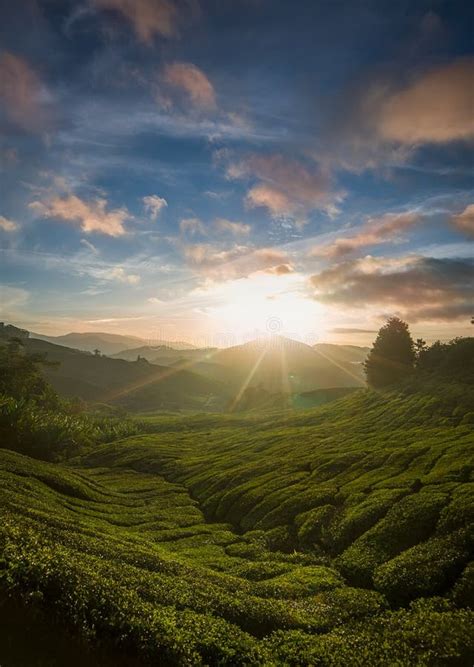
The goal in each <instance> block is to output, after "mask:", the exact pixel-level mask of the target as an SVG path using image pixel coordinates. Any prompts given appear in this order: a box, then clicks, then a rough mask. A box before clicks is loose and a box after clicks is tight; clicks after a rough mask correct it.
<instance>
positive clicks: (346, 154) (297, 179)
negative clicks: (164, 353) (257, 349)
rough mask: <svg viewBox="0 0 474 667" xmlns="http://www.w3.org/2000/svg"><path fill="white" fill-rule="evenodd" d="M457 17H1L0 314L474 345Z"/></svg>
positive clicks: (399, 8) (159, 11) (387, 7)
mask: <svg viewBox="0 0 474 667" xmlns="http://www.w3.org/2000/svg"><path fill="white" fill-rule="evenodd" d="M469 4H470V3H467V2H457V1H455V0H454V1H453V0H450V1H449V2H448V1H446V2H443V1H441V0H431V1H429V2H428V1H426V2H425V1H424V0H420V1H417V2H404V1H401V2H396V3H394V2H385V1H383V0H377V1H373V2H370V1H367V0H365V1H360V2H358V1H355V0H354V1H351V2H348V1H347V2H343V1H337V2H318V1H315V0H311V1H304V0H302V1H301V2H298V3H293V2H289V1H288V0H286V1H283V0H271V1H270V0H212V1H211V0H200V1H199V0H182V1H172V0H74V1H73V0H71V1H68V0H24V1H23V2H20V3H7V2H6V1H5V2H0V12H1V19H2V20H1V21H0V252H1V255H0V256H1V262H0V316H1V318H2V319H4V320H7V321H13V322H15V323H17V324H19V325H22V326H25V327H27V328H29V329H31V330H33V331H40V332H43V333H50V334H61V333H66V332H68V331H72V330H74V331H92V330H95V331H99V330H101V331H109V332H116V333H127V334H136V335H139V336H142V337H144V338H146V339H150V340H153V339H156V338H160V337H161V338H166V339H186V340H190V341H192V342H194V343H195V344H206V345H213V344H218V345H220V344H232V343H236V342H239V341H241V340H243V339H246V338H250V337H252V336H254V335H255V334H257V333H265V332H274V331H278V332H280V333H282V334H285V335H289V336H292V337H297V338H299V339H301V340H305V341H307V342H317V341H332V342H341V343H347V342H353V343H367V342H368V341H370V340H371V339H372V338H373V334H372V333H369V332H371V331H375V330H377V329H378V327H379V326H380V325H381V323H382V322H383V321H384V318H386V317H387V316H389V315H394V314H396V315H399V316H401V317H403V318H405V319H406V320H407V321H408V322H409V323H410V326H411V328H412V330H413V332H414V334H415V335H423V336H424V337H425V338H428V340H433V339H436V338H442V339H446V338H452V337H453V336H455V335H463V334H464V335H467V334H469V333H470V329H472V326H471V325H470V316H471V315H472V314H474V303H473V292H474V290H473V287H474V285H473V276H474V265H473V259H472V258H473V252H472V249H473V246H472V239H473V236H474V184H473V178H472V176H473V175H472V166H473V150H472V149H473V140H474V121H473V118H474V114H473V108H474V99H473V89H474V86H473V78H474V59H473V57H472V33H471V29H472V25H473V16H472V9H470V7H469Z"/></svg>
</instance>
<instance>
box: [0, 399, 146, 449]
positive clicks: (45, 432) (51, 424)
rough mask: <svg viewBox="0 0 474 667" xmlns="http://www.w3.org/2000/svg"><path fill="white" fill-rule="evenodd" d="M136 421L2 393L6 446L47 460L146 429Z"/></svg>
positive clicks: (0, 433) (1, 437)
mask: <svg viewBox="0 0 474 667" xmlns="http://www.w3.org/2000/svg"><path fill="white" fill-rule="evenodd" d="M145 428H146V427H145V426H144V425H142V424H140V423H139V422H137V421H134V420H130V419H128V420H127V419H123V418H114V417H99V416H93V415H87V414H86V413H84V414H75V413H74V410H73V411H72V413H71V410H70V406H68V405H67V404H61V403H58V405H57V407H56V409H55V410H52V409H51V408H45V407H43V406H42V405H41V404H38V403H37V402H36V401H34V400H27V399H19V400H16V399H14V398H12V397H10V396H2V395H0V441H1V442H2V444H3V446H4V447H5V448H7V449H13V450H15V451H17V452H21V453H22V454H27V455H28V456H32V457H34V458H38V459H43V460H45V461H57V460H60V459H62V458H64V457H71V456H74V455H76V454H78V453H79V452H80V451H81V450H82V449H83V448H87V447H90V446H92V445H93V444H99V443H101V442H109V441H111V440H116V439H117V438H121V437H125V436H128V435H133V434H136V433H140V432H143V430H144V429H145Z"/></svg>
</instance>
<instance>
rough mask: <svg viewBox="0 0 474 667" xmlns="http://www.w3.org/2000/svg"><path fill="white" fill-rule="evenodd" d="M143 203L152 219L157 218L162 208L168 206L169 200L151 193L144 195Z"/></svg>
mask: <svg viewBox="0 0 474 667" xmlns="http://www.w3.org/2000/svg"><path fill="white" fill-rule="evenodd" d="M143 205H144V206H145V211H146V212H147V213H149V215H150V217H151V219H152V220H157V219H158V216H159V215H160V212H161V210H162V209H163V208H165V207H166V206H168V202H167V201H166V199H163V197H158V195H149V196H148V197H143Z"/></svg>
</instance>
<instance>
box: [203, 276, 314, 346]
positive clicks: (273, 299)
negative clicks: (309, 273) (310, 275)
mask: <svg viewBox="0 0 474 667" xmlns="http://www.w3.org/2000/svg"><path fill="white" fill-rule="evenodd" d="M303 286H304V282H303V280H302V278H301V276H297V275H289V276H275V275H269V274H265V273H255V274H253V275H251V276H249V277H248V278H241V279H239V280H233V281H229V282H227V283H223V284H220V285H215V286H214V285H213V286H211V287H209V288H208V289H207V290H206V296H207V297H210V298H212V299H213V300H214V301H215V302H216V304H217V305H215V306H214V305H212V306H209V307H207V309H206V312H207V314H208V315H209V316H210V317H211V318H212V319H213V320H214V321H215V324H216V327H217V328H218V329H219V330H227V331H230V332H233V333H234V335H235V336H236V338H237V339H238V338H245V336H246V334H251V335H253V337H255V334H260V335H261V334H266V333H269V334H281V335H283V336H287V337H289V338H295V339H297V340H301V341H305V342H315V341H316V340H319V339H320V338H321V336H322V334H323V332H324V317H325V309H324V307H323V306H322V305H321V304H319V303H317V302H316V301H314V300H312V299H309V298H306V297H305V295H304V292H303Z"/></svg>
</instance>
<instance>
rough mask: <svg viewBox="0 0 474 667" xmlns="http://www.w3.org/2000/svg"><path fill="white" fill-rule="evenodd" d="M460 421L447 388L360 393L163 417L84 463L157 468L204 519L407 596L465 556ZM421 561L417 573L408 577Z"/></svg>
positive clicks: (465, 458)
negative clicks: (442, 394)
mask: <svg viewBox="0 0 474 667" xmlns="http://www.w3.org/2000/svg"><path fill="white" fill-rule="evenodd" d="M466 398H467V397H466ZM456 406H457V407H456ZM470 420H471V417H470V416H469V414H467V415H466V414H465V413H464V412H463V410H462V406H461V409H460V403H459V401H458V400H456V399H455V397H454V396H453V405H452V406H450V405H449V401H447V402H446V403H444V404H443V403H442V402H441V401H440V400H439V399H437V398H436V397H433V396H430V395H418V394H417V395H414V396H402V395H399V396H397V395H394V396H392V397H391V398H390V399H389V400H387V395H380V394H377V393H372V392H364V391H362V392H360V393H358V394H357V395H353V396H352V397H349V398H347V399H343V400H342V401H339V402H337V403H335V404H332V405H329V406H327V407H325V408H322V409H320V410H319V411H312V412H304V413H299V414H297V415H294V414H293V415H286V416H284V417H278V416H276V415H270V416H268V417H266V418H265V417H263V418H257V417H254V418H253V419H250V418H248V419H247V420H245V419H240V420H238V419H236V420H234V419H232V418H210V417H208V418H205V417H201V418H195V419H192V420H187V422H186V425H185V427H184V428H183V425H181V424H180V423H179V422H176V421H173V420H172V419H170V420H169V421H168V422H167V423H165V422H163V433H161V434H160V435H158V436H156V435H153V436H143V437H138V438H132V439H129V440H125V441H123V442H120V443H117V444H116V445H112V446H108V447H107V446H106V447H102V448H99V449H98V450H97V451H96V452H95V453H94V454H91V455H90V456H89V457H88V463H93V464H94V465H98V464H101V465H111V466H127V467H132V468H135V469H137V470H147V471H151V472H159V473H160V474H164V475H165V476H166V478H167V479H169V480H172V481H174V482H178V483H181V484H184V485H185V486H186V488H188V489H189V491H190V493H191V495H192V497H193V498H195V499H197V500H198V501H199V503H200V507H201V508H202V510H203V511H204V513H205V515H206V517H207V518H208V519H209V520H212V521H226V522H230V523H231V524H232V525H233V526H234V527H235V528H236V529H237V530H239V531H263V532H264V535H265V539H267V540H270V541H271V543H272V546H274V547H277V548H280V549H282V550H285V551H291V550H293V549H308V550H310V551H311V552H312V553H318V554H322V555H329V556H330V557H331V558H334V559H335V563H336V565H337V567H338V569H339V570H340V571H341V573H342V574H343V575H344V576H345V577H346V578H347V580H348V581H349V582H350V583H352V584H354V585H362V586H368V587H375V588H376V589H377V590H380V591H382V592H383V593H384V594H386V595H388V597H389V598H390V599H392V600H397V601H398V600H399V599H400V598H403V599H404V600H409V599H413V598H415V597H418V596H419V595H421V594H425V593H426V594H434V593H443V592H445V591H446V590H447V589H449V587H450V586H451V585H452V584H453V583H454V580H455V579H456V577H457V576H458V575H459V574H460V572H461V570H462V568H463V567H464V565H465V564H466V562H467V561H468V560H469V558H470V553H471V551H470V550H471V547H472V544H471V541H470V531H469V530H467V528H468V527H470V528H472V526H473V522H474V504H473V503H474V500H473V493H474V485H473V484H472V473H473V467H474V466H473V464H474V449H473V447H474V438H473V430H472V425H471V424H470ZM431 539H433V540H435V541H434V542H430V540H431ZM440 540H441V541H440ZM422 542H423V543H424V547H423V549H424V550H425V551H423V550H421V551H420V549H417V548H414V549H413V547H416V545H418V544H420V543H422ZM430 549H431V551H430ZM451 549H452V550H453V553H451V551H450V550H451ZM445 550H448V551H449V554H450V556H449V558H447V559H444V557H443V555H442V554H443V553H444V552H445ZM454 552H456V555H454ZM398 558H400V559H401V560H400V561H397V560H396V559H398ZM423 560H424V561H427V560H429V561H430V562H431V575H430V579H429V581H428V580H426V581H424V580H423V578H421V579H420V580H418V581H417V577H416V576H415V575H416V572H417V571H418V570H419V567H420V564H421V562H422V561H423ZM397 563H400V565H403V568H401V567H400V569H398V568H397ZM391 573H392V574H391ZM435 573H436V574H435ZM395 578H396V581H397V582H398V583H396V582H395Z"/></svg>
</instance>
